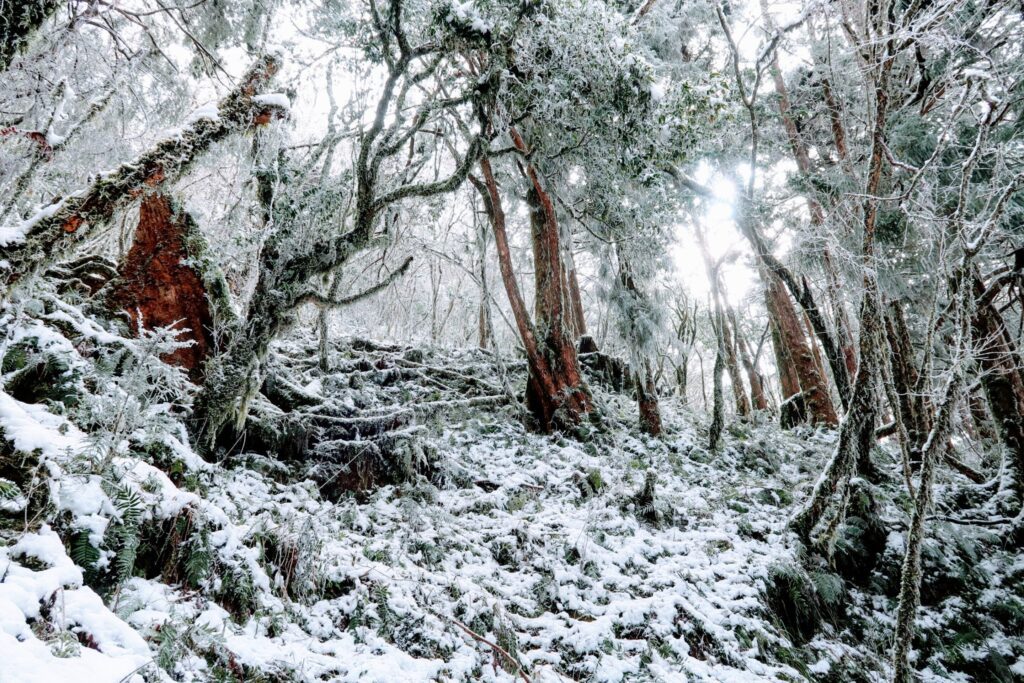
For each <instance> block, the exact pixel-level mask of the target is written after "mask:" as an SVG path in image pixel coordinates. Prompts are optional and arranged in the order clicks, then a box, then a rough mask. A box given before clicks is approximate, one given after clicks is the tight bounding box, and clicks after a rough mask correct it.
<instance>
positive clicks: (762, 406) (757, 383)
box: [729, 307, 768, 410]
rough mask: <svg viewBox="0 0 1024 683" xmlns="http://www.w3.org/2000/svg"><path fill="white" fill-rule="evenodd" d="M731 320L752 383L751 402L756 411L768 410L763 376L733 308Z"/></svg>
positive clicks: (741, 356)
mask: <svg viewBox="0 0 1024 683" xmlns="http://www.w3.org/2000/svg"><path fill="white" fill-rule="evenodd" d="M729 320H730V321H731V322H732V330H733V334H734V336H735V339H736V346H737V347H738V348H739V352H740V359H741V360H742V361H743V367H744V369H745V370H746V372H747V381H748V382H749V383H750V400H751V402H752V403H753V404H754V409H755V410H768V398H767V397H766V396H765V391H764V382H763V381H762V379H761V374H760V373H759V372H758V371H757V367H756V366H755V365H754V360H753V358H752V357H751V355H750V349H749V348H748V347H747V340H746V339H745V338H744V337H743V335H742V334H740V326H739V323H738V322H737V320H736V311H734V310H733V309H732V308H731V307H730V308H729Z"/></svg>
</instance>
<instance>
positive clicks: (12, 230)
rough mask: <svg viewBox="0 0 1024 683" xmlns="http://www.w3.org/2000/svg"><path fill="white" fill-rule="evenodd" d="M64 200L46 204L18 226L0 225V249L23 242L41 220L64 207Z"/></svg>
mask: <svg viewBox="0 0 1024 683" xmlns="http://www.w3.org/2000/svg"><path fill="white" fill-rule="evenodd" d="M64 201H65V200H63V199H62V200H60V201H57V202H54V203H52V204H47V205H46V206H44V207H43V208H41V209H39V210H38V211H36V213H35V214H33V215H32V216H30V217H29V218H27V219H25V220H24V221H22V222H21V223H19V224H18V225H0V247H9V246H11V245H13V244H19V243H21V242H24V241H25V236H26V235H28V233H29V232H30V231H31V230H32V228H33V226H35V225H36V223H38V222H39V221H41V220H44V219H46V218H50V217H51V216H53V215H55V214H56V213H57V212H58V211H60V210H61V208H62V207H63V206H64Z"/></svg>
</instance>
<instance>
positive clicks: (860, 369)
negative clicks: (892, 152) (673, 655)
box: [791, 8, 895, 541]
mask: <svg viewBox="0 0 1024 683" xmlns="http://www.w3.org/2000/svg"><path fill="white" fill-rule="evenodd" d="M876 10H877V8H876ZM892 50H893V44H892V42H891V41H889V42H888V43H887V44H886V47H885V53H884V54H883V55H882V57H881V63H880V64H879V68H878V72H877V74H876V76H875V79H876V80H875V93H874V94H875V112H874V121H873V127H872V131H871V143H872V144H871V158H870V161H869V164H868V175H867V181H866V182H865V191H864V196H865V197H866V199H865V200H864V233H863V240H862V246H861V266H862V269H863V280H862V281H863V285H864V294H863V298H862V300H861V309H860V354H859V358H860V362H859V363H858V366H857V376H856V378H855V379H854V382H853V392H852V394H851V396H850V404H849V408H848V409H847V411H846V415H845V417H844V418H843V423H842V425H841V427H840V429H839V443H838V444H837V445H836V450H835V452H834V453H833V455H832V458H831V460H830V461H829V463H828V465H827V466H826V468H825V471H824V472H823V473H822V475H821V476H820V477H819V478H818V480H817V482H815V484H814V490H813V491H812V492H811V497H810V499H809V500H808V501H807V502H806V503H805V504H804V505H803V506H801V508H800V510H798V511H797V513H796V515H794V517H793V519H792V521H791V524H792V526H793V528H794V529H795V530H796V532H797V533H798V534H799V535H800V536H801V537H802V538H803V539H804V540H805V541H809V540H810V537H811V532H812V531H813V530H814V527H815V526H816V525H817V524H818V522H820V521H821V516H822V514H823V513H824V512H825V509H826V508H827V507H828V504H829V502H830V500H832V498H833V496H834V495H835V494H837V493H838V494H840V495H839V496H838V498H839V509H838V511H837V512H836V515H837V519H838V518H840V517H841V515H842V513H843V508H844V506H845V495H843V494H844V493H845V491H846V488H847V487H848V486H849V483H850V478H851V477H852V476H853V473H854V471H856V469H858V468H859V469H860V470H861V473H862V474H864V475H865V476H869V475H872V474H874V468H873V467H872V464H871V460H870V453H871V447H872V445H873V444H874V442H875V422H876V420H877V412H878V406H877V404H876V401H875V381H876V378H877V368H876V363H878V357H877V356H878V353H879V348H878V344H879V342H880V336H879V335H880V334H881V333H882V331H883V329H882V328H883V322H882V314H881V311H879V293H878V280H877V279H876V277H875V272H876V264H875V225H876V220H877V217H878V199H877V197H878V195H879V190H880V188H881V185H882V170H883V160H884V151H885V129H886V119H887V115H888V112H889V75H890V72H891V70H892V65H893V61H894V60H895V56H894V54H893V53H892ZM830 360H831V358H830Z"/></svg>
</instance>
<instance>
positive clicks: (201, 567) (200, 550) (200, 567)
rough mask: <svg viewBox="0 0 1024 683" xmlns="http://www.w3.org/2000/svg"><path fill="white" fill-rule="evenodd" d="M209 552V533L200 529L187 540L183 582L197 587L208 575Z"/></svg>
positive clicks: (209, 564)
mask: <svg viewBox="0 0 1024 683" xmlns="http://www.w3.org/2000/svg"><path fill="white" fill-rule="evenodd" d="M212 559H213V558H212V556H211V554H210V534H209V532H208V531H207V530H206V529H200V530H199V531H197V532H196V533H195V534H193V535H192V538H190V539H189V542H188V555H187V556H186V558H185V582H186V583H187V584H188V585H190V586H192V587H193V588H199V587H200V586H202V585H203V583H204V582H205V581H206V577H207V576H209V575H210V566H211V564H212Z"/></svg>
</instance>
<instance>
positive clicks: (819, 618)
mask: <svg viewBox="0 0 1024 683" xmlns="http://www.w3.org/2000/svg"><path fill="white" fill-rule="evenodd" d="M42 310H44V311H45V310H50V313H45V314H43V315H41V316H40V315H35V316H30V319H22V320H13V319H10V318H8V319H5V321H4V324H5V325H6V327H5V329H6V330H7V331H8V335H7V337H8V340H9V341H8V342H7V344H6V347H5V348H6V351H5V354H6V356H7V357H9V356H10V353H11V351H12V349H15V347H16V346H17V343H18V342H21V343H22V346H21V347H19V348H21V349H22V357H20V360H19V359H18V358H15V360H19V362H17V363H15V362H13V361H11V362H5V369H4V372H5V373H6V374H5V378H7V379H8V380H9V379H10V377H13V375H14V373H16V372H19V371H23V370H24V368H25V367H29V366H31V363H32V362H33V360H32V359H34V358H37V357H43V356H45V354H46V353H47V352H48V351H47V349H49V352H56V353H60V354H61V357H63V358H65V359H66V364H65V366H63V367H61V368H59V372H58V374H57V375H54V377H57V376H59V377H60V378H61V380H60V381H61V382H63V383H66V384H67V387H66V389H67V390H68V391H71V393H74V394H75V395H76V396H77V398H76V400H74V401H71V400H66V401H63V402H62V401H61V400H56V399H54V398H53V397H46V398H41V399H40V400H39V401H40V402H37V403H32V404H30V403H26V402H24V401H19V400H16V399H15V398H13V397H12V396H11V395H9V394H8V393H6V392H5V393H0V429H2V432H3V440H2V441H0V444H2V445H0V448H2V450H0V477H2V479H0V485H2V486H3V488H2V489H0V492H2V493H3V513H2V516H0V520H2V526H0V529H2V531H0V533H2V537H0V538H2V541H0V681H3V682H4V683H8V682H10V683H20V682H23V681H25V682H27V681H40V682H44V681H45V682H49V681H68V680H81V681H90V682H91V681H97V682H105V681H110V682H111V683H113V682H116V681H172V680H173V681H233V680H238V681H381V682H391V681H435V680H436V681H476V680H484V681H509V680H530V681H569V680H587V681H623V680H637V681H641V680H643V681H794V680H808V679H809V680H834V681H845V680H878V677H881V676H882V675H883V673H882V672H883V671H884V670H885V666H886V665H885V655H886V649H887V637H888V636H887V632H886V629H887V628H888V626H887V625H886V619H887V617H886V614H887V613H888V612H889V611H891V609H892V600H891V598H887V597H886V596H885V590H884V589H878V587H877V585H875V586H874V587H865V586H861V587H857V586H855V585H854V584H855V583H856V582H855V581H853V580H849V579H844V578H843V577H840V576H839V575H837V574H835V573H833V571H832V568H828V567H821V568H819V569H818V570H812V571H810V572H808V571H805V569H803V568H802V566H801V564H800V556H799V548H798V546H797V544H796V543H795V541H794V540H793V538H792V537H791V536H790V535H789V534H788V533H787V532H786V530H785V524H786V521H787V519H788V516H789V514H790V512H791V503H792V501H793V500H794V496H800V495H803V492H802V489H803V488H805V487H806V486H807V485H808V484H810V483H811V482H813V479H814V476H815V474H816V468H818V467H820V465H821V463H822V462H823V461H824V459H825V458H826V457H827V452H828V450H829V448H830V445H831V442H832V439H833V435H832V434H831V433H829V432H813V431H809V430H803V431H801V430H795V431H790V432H781V431H779V430H778V429H777V428H776V427H774V426H771V425H764V424H762V425H743V424H737V425H734V426H733V427H732V428H731V430H730V431H729V433H728V434H727V440H726V447H725V448H724V449H723V450H722V451H721V452H719V453H709V452H707V451H706V450H705V449H704V447H703V443H704V440H705V437H704V435H703V433H702V431H701V427H700V426H699V422H700V421H699V420H698V419H696V418H695V417H694V416H693V415H691V414H690V413H689V412H687V411H686V410H685V409H683V408H682V407H681V406H679V405H678V404H677V403H676V402H675V401H674V400H672V399H666V400H664V401H663V409H664V411H665V422H666V425H667V426H668V430H667V431H668V433H667V435H666V436H665V437H664V438H663V439H658V440H653V439H645V438H640V437H638V436H637V435H636V430H634V429H633V427H632V420H633V419H634V418H633V408H634V407H633V405H632V404H631V401H630V400H629V397H626V396H620V395H616V394H612V393H608V392H603V391H600V390H598V399H599V402H600V404H601V406H602V410H603V414H604V424H603V427H602V428H601V430H600V431H599V432H598V433H596V434H595V435H594V436H592V437H591V438H590V439H589V440H586V441H576V440H573V439H568V438H564V437H559V436H555V437H545V436H538V435H532V434H529V433H527V432H526V431H525V430H524V429H523V428H522V427H521V426H520V425H519V424H518V422H517V421H516V420H515V419H514V415H512V414H511V409H509V408H507V407H494V406H490V407H488V406H469V405H467V404H466V402H461V403H460V402H459V401H458V399H459V398H460V396H459V395H449V394H446V393H445V391H446V390H445V389H444V385H443V383H442V384H441V385H440V388H437V387H435V389H436V390H437V391H438V392H440V393H439V394H438V396H436V397H435V398H437V399H439V400H441V399H449V400H450V403H451V405H452V406H453V407H452V408H450V409H448V410H446V411H444V412H442V413H440V414H438V413H437V412H436V411H431V415H432V416H431V417H424V418H423V419H422V420H419V421H418V423H417V424H416V427H417V429H416V430H415V432H414V433H415V435H416V439H417V449H418V451H417V452H419V453H421V454H425V455H424V458H425V462H423V463H420V466H419V467H418V468H416V472H415V473H413V474H411V475H409V476H407V477H405V478H404V479H403V480H401V481H397V482H393V483H389V484H387V485H382V486H377V487H375V488H371V489H369V490H364V491H359V492H355V491H353V492H350V493H345V492H343V491H340V489H339V487H338V486H334V485H332V482H331V481H329V480H325V479H324V478H323V477H321V478H319V479H311V478H308V477H307V476H306V474H307V473H309V472H310V471H311V465H316V463H310V462H280V461H278V460H277V459H274V458H270V457H267V456H266V455H260V454H255V453H245V452H244V449H243V452H242V453H241V454H239V455H236V456H232V457H231V458H229V459H228V460H227V461H225V462H220V463H209V462H204V461H203V460H202V459H201V458H200V457H199V456H198V455H196V454H195V453H194V452H192V450H191V449H190V448H189V446H188V445H187V437H186V435H185V432H184V428H183V426H182V424H181V422H180V417H181V415H183V413H181V411H180V409H179V408H176V407H175V405H176V404H175V402H174V401H172V400H171V396H170V395H169V394H167V393H166V392H164V393H161V392H160V391H156V392H155V393H154V390H153V389H152V387H153V386H155V385H154V384H153V381H152V378H151V377H152V376H155V374H154V373H156V374H159V373H166V372H173V371H170V370H169V369H168V368H166V367H165V366H163V367H161V366H162V363H160V362H159V361H158V360H155V359H153V358H149V359H148V360H146V359H144V358H143V356H142V355H141V354H144V350H140V345H141V344H142V341H144V340H142V341H136V340H128V339H122V338H120V337H118V336H117V335H115V334H113V333H112V332H110V331H104V330H103V328H102V327H100V326H99V324H98V323H96V322H95V321H90V320H89V319H88V318H86V317H85V316H81V314H80V313H79V314H78V315H79V316H80V317H74V316H73V315H72V313H69V312H68V311H62V310H61V309H60V308H52V307H49V308H48V307H43V309H42ZM54 313H58V314H59V315H57V316H56V317H54ZM48 316H49V317H48ZM69 320H70V321H71V323H74V324H71V323H69V322H68V321H69ZM57 323H60V324H57ZM15 330H20V331H19V332H17V333H15V332H14V331H15ZM58 330H64V332H59V331H58ZM65 334H67V335H68V336H64V335H65ZM105 334H106V335H109V337H104V335H105ZM69 337H70V339H69ZM29 338H31V339H33V340H34V341H32V342H31V344H26V343H25V340H27V339H29ZM85 338H88V339H91V340H92V344H91V345H83V343H82V339H85ZM72 341H73V342H74V343H72ZM165 341H166V340H165ZM156 348H157V346H151V347H149V351H150V352H152V351H153V350H154V349H156ZM312 348H313V347H312V346H309V347H304V346H302V345H301V344H295V345H292V346H290V347H288V348H287V349H286V350H287V352H288V354H287V355H288V357H290V358H295V357H301V356H302V354H303V353H304V351H303V349H308V352H309V353H312ZM104 349H105V350H104ZM115 349H122V352H125V353H134V354H137V355H136V356H134V357H135V358H136V362H135V364H134V365H132V364H126V363H124V362H119V363H117V364H115V365H121V366H122V368H121V371H120V372H119V373H118V372H115V373H111V374H109V375H106V374H104V373H105V372H106V371H105V370H104V369H103V368H104V367H107V365H109V363H107V361H109V360H110V356H111V354H113V353H114V350H115ZM125 349H127V351H124V350H125ZM339 353H340V354H341V355H343V356H344V357H345V358H346V359H347V360H346V362H350V361H351V359H352V358H359V357H360V352H359V351H356V350H354V349H353V348H351V347H347V346H345V345H342V347H341V351H339ZM467 354H468V355H467ZM467 354H463V355H461V356H460V355H459V354H454V355H453V354H451V353H447V352H437V353H431V352H430V351H427V352H426V353H425V355H423V354H422V353H420V352H417V355H415V356H414V358H416V359H417V362H416V364H417V365H420V366H424V367H436V366H440V365H443V364H444V363H446V362H448V363H450V364H452V368H453V369H452V370H451V372H455V369H454V368H456V367H458V365H459V364H460V363H462V364H463V365H464V364H465V361H466V359H467V358H468V357H469V355H472V354H469V352H467ZM368 355H372V354H368ZM282 357H283V356H282ZM474 358H476V360H477V361H479V360H480V359H479V358H478V357H475V356H474ZM371 360H372V361H373V362H372V363H368V364H367V365H366V367H368V368H370V369H368V370H365V371H364V373H363V376H364V380H362V381H360V382H359V383H357V384H358V388H357V389H351V386H352V383H348V384H344V383H341V382H339V381H337V379H338V378H336V377H335V378H332V377H331V376H330V375H328V376H325V377H323V378H320V379H318V380H316V381H312V382H310V381H307V380H308V377H302V378H296V380H297V381H298V382H299V383H300V384H301V385H302V391H303V392H305V394H306V395H307V396H312V397H316V396H320V397H325V398H330V399H331V400H335V401H339V402H342V403H344V402H351V401H352V399H353V397H352V396H344V395H342V394H344V392H345V391H349V390H351V391H355V392H357V393H358V395H357V396H355V399H358V400H356V401H355V402H356V403H361V404H367V403H373V402H374V401H377V402H383V401H384V398H385V397H386V398H388V400H393V399H395V397H399V396H402V395H410V394H414V393H415V388H414V387H406V388H404V389H403V387H402V385H401V382H400V381H399V382H398V383H397V384H396V382H395V381H394V378H393V377H391V378H389V379H388V381H387V382H383V381H381V382H380V383H375V382H374V381H372V380H373V376H374V373H381V374H380V375H379V377H383V374H384V373H387V372H388V371H389V370H392V369H393V368H391V367H390V366H389V365H388V362H387V361H386V358H384V357H383V356H381V355H380V354H377V355H376V356H372V358H371ZM104 363H107V365H104ZM339 364H340V365H343V363H341V362H340V360H339ZM310 365H315V363H313V364H310ZM478 365H479V363H478ZM15 366H18V367H15ZM513 366H514V364H513ZM125 367H128V368H129V369H128V370H125V369H124V368H125ZM131 368H134V369H131ZM483 372H491V376H488V377H487V378H486V379H487V381H488V382H490V383H491V384H493V385H494V386H498V385H500V384H501V380H500V379H499V377H498V374H497V373H498V370H497V369H492V370H490V371H486V370H485V371H483ZM514 372H515V371H514V368H513V376H512V377H511V380H512V383H513V384H516V383H517V382H518V381H520V378H518V377H516V376H515V374H514ZM104 377H105V378H106V380H105V381H99V380H101V379H103V378H104ZM146 378H150V379H146ZM164 379H165V380H166V381H168V382H172V383H173V381H177V380H176V379H175V377H174V376H166V377H165V378H164ZM51 381H53V382H54V384H55V385H56V384H59V382H56V381H55V380H53V378H52V377H51ZM407 381H410V382H413V381H417V380H407ZM480 381H481V382H482V381H483V380H480ZM343 385H344V386H348V387H349V389H343V388H340V387H342V386H343ZM324 387H332V388H330V389H325V388H324ZM51 388H53V387H51ZM72 390H73V391H72ZM175 391H178V390H177V389H176V390H175ZM183 391H187V390H183ZM336 392H340V393H336ZM172 393H173V392H172ZM23 398H24V397H23ZM420 398H421V399H422V397H420ZM441 402H444V401H443V400H441ZM435 403H436V401H435ZM353 405H354V404H353ZM129 409H130V411H131V415H127V414H126V412H127V411H128V410H129ZM110 411H113V413H114V415H115V417H116V419H113V418H111V419H101V418H103V416H109V413H110ZM349 447H351V444H349ZM854 509H855V510H856V509H857V508H856V506H854ZM900 543H901V537H900V535H899V533H898V532H896V531H893V532H892V533H891V534H890V537H889V538H888V542H887V547H886V548H884V549H883V550H882V552H883V553H885V557H886V558H888V559H886V560H885V561H883V563H882V566H884V563H885V562H888V563H889V564H890V565H892V566H895V565H897V564H898V558H899V552H900ZM992 562H994V563H995V566H994V567H993V570H992V572H991V576H990V577H989V578H990V579H991V580H992V582H993V583H999V582H1003V585H1004V587H1006V586H1008V585H1017V584H1016V583H1014V582H1016V581H1019V578H1020V575H1021V574H1024V567H1019V566H1018V567H1016V569H1014V566H1013V565H1012V563H1006V562H996V560H995V559H994V558H993V559H992ZM1018 564H1020V563H1019V561H1018ZM871 571H872V570H866V571H865V572H864V573H865V575H866V574H870V573H871ZM874 571H875V573H878V571H880V570H874ZM1015 572H1016V573H1015ZM1007 590H1009V588H1007ZM1013 590H1016V589H1013ZM101 595H102V598H101V597H100V596H101ZM1010 595H1011V597H1012V591H1010ZM999 596H1000V598H1001V599H1005V595H1003V594H1002V593H1000V594H999ZM990 597H991V596H990ZM962 602H963V600H962V599H961V603H962ZM840 603H842V604H840ZM1008 604H1009V603H1008ZM1014 604H1019V603H1014ZM965 608H970V606H969V605H963V604H961V605H960V609H961V610H963V609H965ZM951 610H952V611H951ZM1022 613H1024V610H1022ZM957 614H958V612H956V609H955V606H951V605H950V604H948V603H940V604H939V605H938V606H937V607H935V608H929V607H926V609H925V611H924V616H925V620H929V619H930V620H932V622H933V626H934V627H935V628H936V629H941V628H946V627H945V624H947V623H948V621H949V620H950V619H956V618H957V616H956V615H957ZM865 628H868V629H875V630H874V631H871V632H870V633H866V632H864V629H865ZM857 629H861V630H860V631H858V630H857ZM927 629H928V627H927V625H926V626H925V631H926V633H927ZM993 637H994V636H993ZM1000 638H1001V639H1000V640H999V644H998V646H999V647H1002V648H1003V658H1004V659H1005V660H1006V661H1007V666H1014V667H1017V668H1020V667H1021V666H1024V664H1022V663H1021V662H1020V661H1017V658H1019V657H1020V653H1021V652H1022V651H1024V648H1022V644H1021V641H1020V637H1019V636H1012V637H1002V636H1000ZM993 642H995V641H993ZM972 647H975V649H976V650H979V648H983V647H985V645H984V642H982V643H974V644H972ZM979 651H980V650H979ZM967 654H968V656H969V655H970V653H969V652H968V653H967ZM983 654H984V653H983ZM935 671H936V674H935V676H936V677H937V678H943V679H946V680H956V679H955V678H949V677H946V676H945V675H941V669H939V668H936V669H935ZM962 680H966V679H962Z"/></svg>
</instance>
